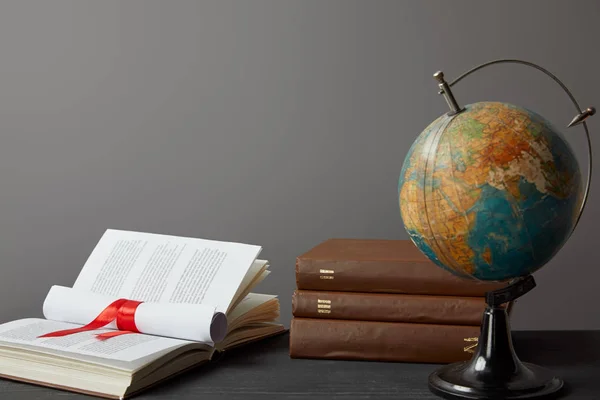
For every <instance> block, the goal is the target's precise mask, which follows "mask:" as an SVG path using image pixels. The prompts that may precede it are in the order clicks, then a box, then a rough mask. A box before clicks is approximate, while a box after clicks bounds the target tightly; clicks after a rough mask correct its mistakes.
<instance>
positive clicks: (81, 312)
mask: <svg viewBox="0 0 600 400" xmlns="http://www.w3.org/2000/svg"><path fill="white" fill-rule="evenodd" d="M115 300H117V297H111V296H107V295H102V294H97V293H91V292H88V291H82V290H78V289H72V288H67V287H64V286H52V288H51V289H50V292H49V293H48V295H47V296H46V300H45V301H44V307H43V312H44V317H46V319H49V320H53V321H62V322H70V323H75V324H82V325H85V324H87V323H89V322H91V321H92V320H94V318H96V317H97V316H98V315H99V314H100V313H101V312H102V311H103V310H104V309H105V308H106V307H107V306H108V305H109V304H111V303H112V302H114V301H115ZM134 320H135V325H136V326H137V328H138V330H139V331H140V332H141V333H146V334H149V335H157V336H165V337H172V338H176V339H184V340H193V341H198V342H203V343H208V344H214V343H218V342H220V341H222V340H223V339H224V338H225V334H226V333H227V317H226V316H225V314H223V313H219V312H216V311H215V307H213V306H207V305H204V304H167V303H142V304H140V305H139V306H138V307H137V309H136V311H135V314H134ZM104 328H108V329H117V324H116V323H115V322H114V321H113V322H111V323H110V324H108V325H106V326H104Z"/></svg>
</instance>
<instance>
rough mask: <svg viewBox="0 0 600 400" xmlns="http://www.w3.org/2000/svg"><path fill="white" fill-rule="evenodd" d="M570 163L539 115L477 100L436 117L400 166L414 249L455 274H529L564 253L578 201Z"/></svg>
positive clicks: (578, 184) (564, 146) (575, 170)
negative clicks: (455, 110) (452, 113)
mask: <svg viewBox="0 0 600 400" xmlns="http://www.w3.org/2000/svg"><path fill="white" fill-rule="evenodd" d="M582 195H583V190H582V181H581V173H580V170H579V166H578V163H577V159H576V157H575V155H574V153H573V151H572V149H571V148H570V146H569V145H568V143H567V142H566V141H565V140H564V139H563V137H562V136H561V134H560V133H559V132H558V131H557V130H556V129H555V128H554V127H553V126H552V125H551V124H550V123H549V122H548V121H547V120H545V119H544V118H543V117H541V116H540V115H538V114H536V113H534V112H532V111H529V110H526V109H524V108H521V107H518V106H514V105H511V104H506V103H498V102H481V103H475V104H472V105H468V106H466V107H465V111H463V112H461V113H459V114H456V115H453V116H449V115H446V114H445V115H442V116H441V117H439V118H438V119H437V120H435V121H434V122H432V123H431V124H430V125H429V126H428V127H427V128H426V129H425V130H424V131H423V132H422V133H421V134H420V135H419V137H418V138H417V140H416V141H415V142H414V144H413V145H412V147H411V148H410V150H409V152H408V154H407V156H406V159H405V161H404V164H403V167H402V171H401V174H400V179H399V183H398V197H399V203H400V211H401V215H402V220H403V222H404V226H405V228H406V230H407V232H408V234H409V236H410V238H411V239H412V241H413V242H414V243H415V244H416V245H417V247H418V248H419V249H420V250H421V251H422V252H423V253H425V254H426V255H427V256H428V257H429V258H430V259H432V260H433V261H434V262H435V263H436V264H438V265H439V266H441V267H443V268H445V269H447V270H449V271H451V272H453V273H454V274H456V275H459V276H463V277H467V278H474V279H477V280H486V281H503V280H507V279H510V278H516V277H520V276H525V275H528V274H531V273H532V272H534V271H536V270H537V269H539V268H541V267H542V266H543V265H545V264H546V263H547V262H548V261H549V260H550V259H551V258H552V257H553V256H554V255H555V254H556V253H557V252H558V250H559V249H560V248H561V247H562V245H563V244H564V243H565V242H566V240H567V239H568V238H569V235H570V234H571V232H572V230H573V228H574V225H575V223H576V220H577V217H578V212H579V206H580V202H581V199H582Z"/></svg>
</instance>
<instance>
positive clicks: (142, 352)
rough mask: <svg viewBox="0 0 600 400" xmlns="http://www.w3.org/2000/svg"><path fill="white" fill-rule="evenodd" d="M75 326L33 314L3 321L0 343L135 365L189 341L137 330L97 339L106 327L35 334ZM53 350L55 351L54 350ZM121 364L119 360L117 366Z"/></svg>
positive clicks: (75, 357)
mask: <svg viewBox="0 0 600 400" xmlns="http://www.w3.org/2000/svg"><path fill="white" fill-rule="evenodd" d="M79 326H81V325H76V324H69V323H65V322H58V321H48V320H44V319H36V318H28V319H21V320H17V321H12V322H7V323H5V324H3V325H0V347H2V344H3V343H11V344H15V345H24V346H25V348H28V349H35V351H38V352H39V351H41V352H44V350H46V352H47V353H48V354H63V355H64V354H67V355H68V354H69V353H71V354H73V358H74V359H77V360H80V359H82V357H81V355H87V356H92V357H95V358H96V362H98V360H99V359H105V360H117V361H121V362H126V363H129V365H130V366H133V367H135V366H139V364H140V361H142V362H149V361H151V360H153V359H156V358H158V357H160V356H162V355H164V354H166V353H167V352H169V351H172V350H174V349H176V348H178V347H181V346H184V345H188V344H190V343H193V342H189V341H185V340H178V339H171V338H165V337H159V336H151V335H142V334H137V333H132V334H127V335H123V336H117V337H113V338H111V339H110V340H104V341H103V340H98V339H97V338H96V336H95V335H96V334H98V333H101V332H105V331H106V330H95V331H88V332H81V333H76V334H73V335H68V336H63V337H56V338H38V336H40V335H43V334H45V333H48V332H52V331H56V330H61V329H71V328H77V327H79ZM57 351H58V352H59V353H56V352H57ZM207 351H208V349H207ZM136 361H137V362H136ZM106 365H112V366H114V365H115V363H109V362H107V363H106ZM116 365H119V364H116ZM125 365H126V364H124V363H122V364H121V366H125Z"/></svg>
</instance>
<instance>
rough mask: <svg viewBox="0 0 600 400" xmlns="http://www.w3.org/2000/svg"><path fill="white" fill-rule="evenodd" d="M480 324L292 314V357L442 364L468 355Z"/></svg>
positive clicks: (475, 342)
mask: <svg viewBox="0 0 600 400" xmlns="http://www.w3.org/2000/svg"><path fill="white" fill-rule="evenodd" d="M479 331H480V327H479V326H465V325H435V324H409V323H402V322H374V321H345V320H335V319H313V318H295V317H294V318H293V319H292V325H291V329H290V357H291V358H322V359H335V360H365V361H395V362H399V361H402V362H419V363H438V364H445V363H451V362H455V361H464V360H468V359H470V358H471V356H472V354H473V351H474V349H475V347H476V346H477V339H478V336H479Z"/></svg>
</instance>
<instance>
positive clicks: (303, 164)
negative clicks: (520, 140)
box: [0, 0, 600, 329]
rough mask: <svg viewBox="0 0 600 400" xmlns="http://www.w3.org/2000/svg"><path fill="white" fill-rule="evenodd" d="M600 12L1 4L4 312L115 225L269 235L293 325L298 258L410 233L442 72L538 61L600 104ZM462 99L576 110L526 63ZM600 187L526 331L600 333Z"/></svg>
mask: <svg viewBox="0 0 600 400" xmlns="http://www.w3.org/2000/svg"><path fill="white" fill-rule="evenodd" d="M599 17H600V3H598V2H593V1H587V2H584V1H581V2H576V1H527V2H517V1H513V2H510V1H504V2H479V1H468V2H467V1H462V2H457V1H454V2H446V1H412V2H408V1H406V2H404V1H389V2H388V1H377V2H375V1H293V2H291V1H282V0H273V1H259V0H254V1H242V0H240V1H224V0H214V1H135V0H134V1H126V2H125V1H108V0H105V1H82V0H74V1H24V0H15V1H2V2H0V193H1V195H0V196H1V197H0V233H1V236H0V238H1V240H0V260H1V261H0V265H1V267H0V268H1V277H0V321H6V320H10V319H14V318H19V317H25V316H37V315H40V314H41V304H42V301H43V298H44V296H45V294H46V292H47V290H48V288H49V287H50V285H52V284H62V285H71V284H72V283H73V281H74V279H75V277H76V276H77V273H78V271H79V269H80V268H81V266H82V265H83V263H84V262H85V259H86V258H87V255H88V254H89V253H90V252H91V250H92V248H93V246H94V244H95V243H96V241H97V240H98V239H99V238H100V235H101V234H102V232H103V231H104V230H105V229H106V228H109V227H110V228H115V229H130V230H142V231H151V232H160V233H169V234H177V235H185V236H188V235H189V236H196V237H204V238H211V239H221V240H232V241H242V242H249V243H254V244H260V245H262V246H263V247H264V253H263V255H264V257H266V258H268V259H270V260H271V262H272V266H273V268H272V269H273V274H272V275H271V276H270V277H269V279H268V280H267V281H266V282H265V283H264V284H262V285H261V290H262V291H263V292H270V293H276V294H279V295H280V297H281V301H282V311H283V318H284V320H285V321H286V322H287V321H288V320H289V318H290V308H291V307H290V298H291V293H292V290H293V288H294V285H295V282H294V262H295V257H296V256H297V255H298V254H300V253H302V252H304V251H305V250H307V249H309V248H310V247H312V246H313V245H315V244H317V243H318V242H319V241H321V240H323V239H326V238H329V237H334V236H335V237H372V238H398V239H404V238H407V236H406V234H405V232H404V229H403V227H402V222H401V219H400V213H399V211H398V206H397V193H396V190H397V178H398V174H399V171H400V167H401V164H402V161H403V159H404V155H405V153H406V152H407V150H408V148H409V146H410V144H411V143H412V141H413V140H414V139H415V137H416V136H417V135H418V133H419V132H421V130H422V129H423V128H424V127H425V126H426V125H427V124H428V123H429V122H430V121H432V120H433V119H435V118H436V117H437V116H438V115H440V114H441V113H443V112H445V111H446V105H445V102H444V100H443V99H442V98H440V97H439V96H438V95H437V94H436V86H435V82H434V81H433V79H432V76H431V75H432V73H433V72H435V71H436V70H438V69H442V70H444V71H445V72H446V75H447V76H448V77H453V76H456V75H458V74H459V73H461V72H463V71H464V70H466V69H468V68H470V67H471V66H473V65H475V64H477V63H480V62H483V61H487V60H490V59H495V58H501V57H518V58H525V59H527V60H530V61H533V62H537V63H540V64H542V65H544V66H546V67H547V68H548V69H550V70H551V71H552V72H554V73H555V74H557V75H558V76H559V77H561V78H563V79H564V81H565V82H566V83H567V85H568V86H569V87H570V88H571V89H572V90H573V92H574V93H575V95H576V97H577V98H578V99H579V101H580V102H581V103H583V105H584V106H588V105H591V104H594V103H595V104H596V105H598V106H600V94H599V89H600V87H599V86H600V85H599V83H600V78H599V77H598V70H599V67H600V58H599V56H598V52H597V49H598V43H597V40H598V38H599V36H600V26H599V25H598V24H597V21H598V18H599ZM455 94H456V96H457V98H458V100H459V101H460V102H461V103H471V102H476V101H481V100H499V101H510V102H514V103H517V104H520V105H523V106H526V107H529V108H532V109H534V110H536V111H538V112H539V113H541V114H543V115H546V116H547V117H549V119H551V120H552V121H554V122H555V123H556V124H558V125H561V126H564V125H565V124H566V123H567V122H568V121H570V119H571V118H572V117H573V115H574V112H573V111H574V110H573V109H572V106H571V104H570V103H569V102H568V100H567V98H566V97H565V95H564V94H563V93H562V92H561V91H560V89H558V87H555V85H554V83H553V82H551V81H550V80H548V79H547V78H546V77H544V76H543V75H541V74H539V73H537V72H534V71H530V70H528V69H526V68H525V67H522V66H505V67H496V68H494V69H489V70H487V71H485V72H481V73H480V74H478V75H475V76H473V78H471V79H469V80H467V81H465V82H464V83H461V84H460V85H459V86H457V88H456V90H455ZM596 118H597V120H594V119H592V120H591V124H590V126H591V128H592V132H593V133H594V134H596V133H597V132H595V131H600V117H596ZM572 136H573V145H574V146H575V148H576V149H577V151H579V152H583V150H585V147H584V144H585V142H584V141H583V140H582V138H583V132H582V130H581V129H580V130H577V131H576V132H574V133H573V134H572ZM594 139H596V140H595V144H594V148H595V151H596V153H597V154H600V153H599V151H600V147H599V146H600V139H598V137H597V136H595V137H594ZM595 183H596V184H595V185H594V186H593V190H592V194H591V204H590V205H589V208H588V209H587V212H586V215H585V218H584V219H583V221H582V223H581V225H580V227H579V229H578V231H577V232H576V233H575V234H574V236H573V237H572V240H571V241H570V242H569V243H568V244H567V245H566V246H565V247H564V248H563V250H562V251H561V252H560V254H559V255H558V256H557V257H556V258H555V259H554V260H553V261H552V262H551V263H550V264H549V265H548V266H547V267H546V268H545V269H543V270H541V271H540V272H539V273H537V274H536V278H537V281H538V285H539V286H538V288H537V289H535V291H534V292H532V293H530V294H529V295H527V296H526V297H525V298H523V299H522V301H521V302H520V305H519V307H517V308H516V310H515V317H514V327H515V328H516V329H600V314H598V313H597V306H596V304H595V303H596V302H597V301H598V299H600V297H599V295H598V280H599V278H600V270H599V269H598V263H597V261H596V256H595V252H596V251H597V250H598V231H597V229H596V226H597V224H598V222H600V221H599V218H598V215H599V213H600V207H599V206H598V202H597V201H596V199H597V197H598V194H599V190H600V183H599V182H598V181H597V180H596V182H595Z"/></svg>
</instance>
